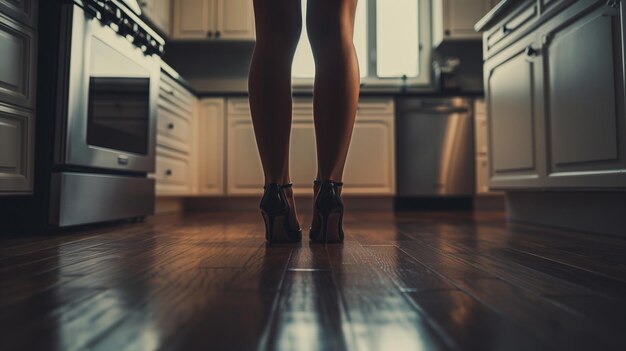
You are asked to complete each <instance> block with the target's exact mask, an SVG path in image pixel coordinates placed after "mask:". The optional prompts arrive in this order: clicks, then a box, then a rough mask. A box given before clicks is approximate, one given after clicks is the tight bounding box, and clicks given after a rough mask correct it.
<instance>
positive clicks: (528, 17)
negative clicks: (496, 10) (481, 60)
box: [483, 2, 539, 57]
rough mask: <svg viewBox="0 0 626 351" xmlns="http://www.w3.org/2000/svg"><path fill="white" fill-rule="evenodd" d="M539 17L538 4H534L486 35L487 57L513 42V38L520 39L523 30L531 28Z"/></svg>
mask: <svg viewBox="0 0 626 351" xmlns="http://www.w3.org/2000/svg"><path fill="white" fill-rule="evenodd" d="M538 17H539V9H538V8H537V3H536V2H532V3H529V4H526V5H525V6H524V7H522V8H520V9H518V10H517V11H515V12H514V13H513V14H511V15H510V16H508V17H507V18H506V19H505V20H503V21H502V22H500V23H499V24H498V25H497V26H495V27H494V28H493V29H491V30H490V31H489V32H487V33H486V34H485V39H484V45H483V50H485V53H484V54H485V57H489V56H491V55H492V54H494V53H495V52H496V51H498V50H500V49H502V48H504V47H505V46H506V45H507V43H510V42H512V41H513V39H514V38H513V37H518V35H517V34H521V32H522V30H523V29H524V28H527V27H529V26H530V24H532V23H533V22H534V21H535V20H537V19H538ZM514 34H515V35H514ZM505 39H507V40H505Z"/></svg>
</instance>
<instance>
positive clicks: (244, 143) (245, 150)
mask: <svg viewBox="0 0 626 351" xmlns="http://www.w3.org/2000/svg"><path fill="white" fill-rule="evenodd" d="M231 103H232V102H230V101H229V104H231ZM227 120H228V122H227V124H228V127H227V129H228V132H227V136H226V139H227V146H226V150H227V151H226V154H227V157H226V174H227V178H226V194H227V195H260V194H262V193H263V183H264V180H263V166H262V165H261V159H260V157H259V152H258V150H257V147H256V140H255V138H254V128H253V126H252V119H251V118H250V114H247V115H246V114H237V115H230V114H229V115H228V118H227Z"/></svg>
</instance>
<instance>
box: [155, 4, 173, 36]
mask: <svg viewBox="0 0 626 351" xmlns="http://www.w3.org/2000/svg"><path fill="white" fill-rule="evenodd" d="M156 2H157V13H156V23H157V25H158V26H159V27H161V30H162V31H163V32H165V33H166V34H168V35H169V33H170V18H171V6H170V0H156Z"/></svg>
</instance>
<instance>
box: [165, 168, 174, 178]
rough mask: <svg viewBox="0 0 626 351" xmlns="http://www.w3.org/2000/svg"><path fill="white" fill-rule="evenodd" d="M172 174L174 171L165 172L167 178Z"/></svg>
mask: <svg viewBox="0 0 626 351" xmlns="http://www.w3.org/2000/svg"><path fill="white" fill-rule="evenodd" d="M172 173H173V172H172V170H171V169H168V170H166V171H165V175H166V176H167V177H169V176H171V175H172Z"/></svg>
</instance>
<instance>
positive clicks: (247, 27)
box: [173, 0, 255, 40]
mask: <svg viewBox="0 0 626 351" xmlns="http://www.w3.org/2000/svg"><path fill="white" fill-rule="evenodd" d="M173 38H174V39H196V40H201V39H204V40H207V39H209V40H254V39H255V30H254V10H253V7H252V0H174V21H173Z"/></svg>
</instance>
